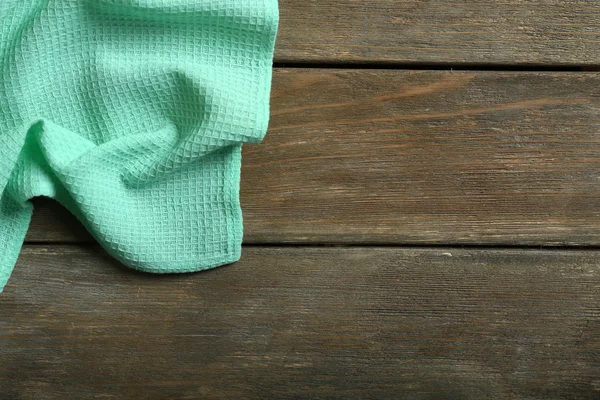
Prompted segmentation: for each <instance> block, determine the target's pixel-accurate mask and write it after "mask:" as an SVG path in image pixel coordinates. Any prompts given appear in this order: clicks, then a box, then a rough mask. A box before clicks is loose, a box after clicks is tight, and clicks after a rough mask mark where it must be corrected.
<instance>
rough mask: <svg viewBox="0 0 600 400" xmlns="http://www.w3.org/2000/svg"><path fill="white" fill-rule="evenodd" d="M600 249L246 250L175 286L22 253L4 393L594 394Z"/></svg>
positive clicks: (8, 315) (0, 346)
mask: <svg viewBox="0 0 600 400" xmlns="http://www.w3.org/2000/svg"><path fill="white" fill-rule="evenodd" d="M599 265H600V254H599V253H597V252H589V251H536V250H529V251H498V250H457V249H435V250H432V249H393V248H335V247H334V248H332V247H330V248H293V247H284V248H276V247H275V248H264V247H262V248H261V247H250V248H245V250H244V256H243V258H242V261H240V262H238V263H237V264H234V265H231V266H227V267H223V268H219V269H216V270H212V271H208V272H204V273H199V274H192V275H177V276H164V275H162V276H160V275H148V274H141V273H137V272H134V271H131V270H127V269H123V268H121V267H119V266H118V265H117V263H115V262H113V261H112V260H111V259H109V258H108V256H106V255H105V254H104V253H103V252H102V251H101V250H99V249H98V248H97V247H95V246H92V247H87V248H86V247H74V246H54V247H45V246H33V247H30V246H28V247H25V249H24V251H23V255H22V257H21V259H20V261H19V264H18V265H17V267H16V270H15V272H14V275H13V277H12V278H11V281H10V282H9V285H8V286H7V288H6V290H5V292H4V293H3V294H2V296H1V297H0V304H1V307H0V361H1V362H0V387H2V398H3V399H23V400H24V399H36V400H39V399H65V398H77V399H83V398H110V399H122V398H123V399H124V398H128V399H142V398H143V399H159V398H160V399H166V398H170V399H174V398H178V399H179V398H186V399H196V398H223V399H234V398H235V399H245V398H257V399H264V398H279V399H282V398H295V399H325V398H327V399H331V398H339V399H342V398H343V399H355V398H362V399H391V398H395V399H397V398H402V399H474V400H482V399H500V398H510V399H529V400H531V399H544V400H549V399H592V398H599V397H600V296H599V294H600V267H599Z"/></svg>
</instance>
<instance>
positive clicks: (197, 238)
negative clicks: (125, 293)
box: [0, 0, 278, 291]
mask: <svg viewBox="0 0 600 400" xmlns="http://www.w3.org/2000/svg"><path fill="white" fill-rule="evenodd" d="M277 24H278V8H277V1H276V0H0V196H1V197H0V291H1V290H2V289H3V288H4V286H5V284H6V282H7V281H8V278H9V276H10V274H11V272H12V270H13V268H14V265H15V263H16V260H17V257H18V254H19V251H20V249H21V247H22V244H23V241H24V238H25V234H26V231H27V229H28V226H29V223H30V220H31V215H32V210H33V207H32V204H31V202H30V199H31V198H33V197H36V196H47V197H50V198H53V199H56V200H57V201H58V202H60V203H61V204H63V205H64V206H65V207H66V208H67V209H69V210H70V211H71V212H72V213H73V214H74V215H75V216H76V217H77V218H78V219H79V220H80V221H81V222H82V223H83V225H84V226H85V227H86V228H87V229H88V230H89V231H90V232H91V233H92V235H93V236H94V237H95V238H96V239H97V240H98V242H99V243H100V244H101V245H102V246H103V247H104V248H105V249H106V250H107V251H108V252H109V253H110V254H111V255H112V256H114V257H115V258H117V259H118V260H119V261H121V262H122V263H123V264H125V265H127V266H129V267H132V268H135V269H139V270H143V271H148V272H156V273H172V272H191V271H198V270H203V269H208V268H212V267H216V266H219V265H223V264H228V263H231V262H234V261H237V260H238V259H239V258H240V255H241V242H242V212H241V208H240V202H239V180H240V163H241V146H242V143H247V142H251V143H257V142H260V141H261V140H262V138H263V137H264V135H265V132H266V129H267V123H268V119H269V93H270V89H271V76H272V62H273V47H274V42H275V36H276V31H277Z"/></svg>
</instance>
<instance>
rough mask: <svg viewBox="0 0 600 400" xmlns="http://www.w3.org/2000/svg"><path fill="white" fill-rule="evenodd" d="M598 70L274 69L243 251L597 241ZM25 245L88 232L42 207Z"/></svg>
mask: <svg viewBox="0 0 600 400" xmlns="http://www.w3.org/2000/svg"><path fill="white" fill-rule="evenodd" d="M598 87H600V74H597V73H533V72H531V73H528V72H526V73H523V72H504V73H501V72H450V71H448V72H442V71H429V72H414V71H381V70H373V71H368V70H358V71H351V70H314V69H307V70H303V69H300V70H297V69H289V70H286V69H278V70H277V71H276V73H275V81H274V91H273V95H272V105H273V112H272V121H271V128H270V131H269V133H268V134H267V138H266V140H265V142H264V143H263V144H261V145H259V146H246V147H245V150H244V156H243V173H242V188H241V192H242V206H243V209H244V213H245V220H246V224H245V227H246V228H245V231H246V234H245V240H246V242H247V243H273V242H304V243H310V242H312V243H317V242H320V243H338V242H345V243H425V244H508V245H542V244H543V245H565V244H567V245H600V235H599V227H600V135H599V134H598V132H599V130H600V95H599V93H600V92H598V89H597V88H598ZM40 210H41V211H40V213H39V214H38V215H36V216H35V217H34V222H33V224H32V227H31V230H30V233H29V235H28V239H29V240H35V241H76V240H80V238H89V237H88V236H86V235H82V234H81V228H75V229H72V226H73V225H74V224H73V223H72V221H73V219H67V220H68V221H70V222H68V223H59V222H58V221H57V219H58V218H62V216H64V215H65V214H66V213H65V212H60V213H59V216H60V217H49V214H50V213H52V212H54V211H55V207H50V208H49V207H47V206H43V207H41V208H40Z"/></svg>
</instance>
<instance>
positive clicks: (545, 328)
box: [0, 0, 600, 400]
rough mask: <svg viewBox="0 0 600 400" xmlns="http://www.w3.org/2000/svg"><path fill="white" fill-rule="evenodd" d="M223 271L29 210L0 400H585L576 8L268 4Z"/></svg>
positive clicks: (592, 131) (593, 258)
mask: <svg viewBox="0 0 600 400" xmlns="http://www.w3.org/2000/svg"><path fill="white" fill-rule="evenodd" d="M280 7H281V29H280V34H279V38H278V42H277V51H276V63H275V71H274V83H273V85H274V87H273V94H272V120H271V125H270V130H269V133H268V135H267V138H266V139H265V141H264V143H263V144H261V145H258V146H246V147H245V149H244V156H243V158H244V161H243V162H244V166H243V176H242V180H243V183H242V190H241V192H242V194H241V195H242V203H243V204H242V205H243V209H244V213H245V221H246V223H245V232H246V233H245V244H246V245H245V248H244V254H243V257H242V260H241V261H239V262H238V263H235V264H233V265H230V266H226V267H222V268H219V269H216V270H212V271H209V272H204V273H197V274H190V275H179V276H154V275H148V274H142V273H137V272H134V271H132V270H129V269H126V268H124V267H122V266H120V265H119V263H117V262H116V261H114V260H112V259H111V258H110V257H109V256H108V255H107V254H106V253H105V252H104V251H103V250H102V249H101V248H100V247H99V246H98V245H97V244H96V243H94V241H93V240H92V239H91V238H90V236H89V235H88V234H87V233H85V232H84V230H83V228H81V227H80V226H79V224H78V223H77V222H76V221H75V219H74V218H73V217H71V216H69V215H68V214H67V212H66V211H64V210H62V209H61V208H59V207H58V206H57V205H55V204H52V203H50V202H49V201H36V202H35V205H36V215H35V217H34V221H33V223H32V226H31V229H30V232H29V235H28V242H27V244H26V245H25V246H24V248H23V251H22V256H21V258H20V260H19V263H18V265H17V266H16V268H15V272H14V275H13V277H12V279H11V281H10V283H9V285H8V286H7V288H6V290H5V292H4V293H3V294H2V295H0V389H1V394H0V399H3V400H4V399H9V400H10V399H92V398H99V399H200V398H215V399H217V398H218V399H269V398H273V399H333V398H336V399H357V398H362V399H391V398H397V399H474V400H481V399H503V398H508V399H598V398H600V252H599V249H600V73H599V72H594V71H596V70H598V66H599V65H600V63H599V61H600V2H598V1H596V0H578V1H570V0H540V1H533V0H499V1H494V2H491V1H488V0H468V1H453V0H437V1H425V0H412V1H408V0H370V1H364V0H302V1H300V0H280Z"/></svg>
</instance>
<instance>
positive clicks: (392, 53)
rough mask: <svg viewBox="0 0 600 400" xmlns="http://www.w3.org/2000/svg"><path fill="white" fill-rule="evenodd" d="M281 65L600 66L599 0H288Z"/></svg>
mask: <svg viewBox="0 0 600 400" xmlns="http://www.w3.org/2000/svg"><path fill="white" fill-rule="evenodd" d="M279 4H280V9H281V23H280V30H279V36H278V41H277V46H276V61H279V62H344V63H354V62H360V63H401V64H409V65H410V64H415V65H418V64H424V63H434V64H435V63H447V64H455V65H456V64H498V65H513V64H517V65H527V64H529V65H541V64H552V65H573V66H581V65H598V60H600V2H598V1H597V0H543V1H539V0H498V1H493V2H490V1H489V0H469V1H456V0H436V1H427V0H370V1H364V0H302V1H298V0H280V2H279Z"/></svg>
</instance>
